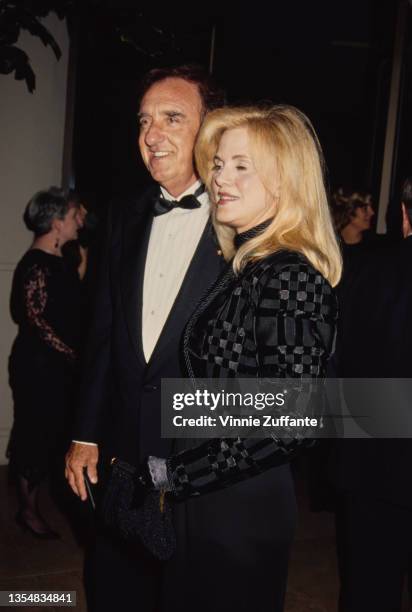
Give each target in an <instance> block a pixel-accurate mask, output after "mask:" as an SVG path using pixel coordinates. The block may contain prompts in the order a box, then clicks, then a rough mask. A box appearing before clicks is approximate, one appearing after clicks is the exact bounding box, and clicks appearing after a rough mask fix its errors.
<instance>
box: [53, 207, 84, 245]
mask: <svg viewBox="0 0 412 612" xmlns="http://www.w3.org/2000/svg"><path fill="white" fill-rule="evenodd" d="M55 226H56V228H57V231H58V235H59V241H60V245H61V246H62V245H63V244H65V243H66V242H69V240H76V238H77V232H78V230H79V229H80V228H81V227H82V226H83V221H82V218H81V215H79V209H78V207H77V206H70V208H69V210H68V211H67V213H66V214H65V216H64V218H63V219H56V220H55Z"/></svg>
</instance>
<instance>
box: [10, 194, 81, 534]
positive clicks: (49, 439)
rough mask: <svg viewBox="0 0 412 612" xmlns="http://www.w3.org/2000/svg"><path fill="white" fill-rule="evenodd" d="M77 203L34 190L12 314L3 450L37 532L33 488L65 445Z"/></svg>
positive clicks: (73, 340) (75, 327) (39, 523)
mask: <svg viewBox="0 0 412 612" xmlns="http://www.w3.org/2000/svg"><path fill="white" fill-rule="evenodd" d="M78 212H79V211H78V207H77V204H76V203H74V202H72V201H70V199H69V195H68V193H66V192H65V191H63V190H62V189H59V188H57V187H50V189H48V190H46V191H39V192H38V193H36V194H35V195H34V196H33V198H32V199H31V200H30V202H29V203H28V205H27V207H26V210H25V213H24V222H25V224H26V226H27V228H28V229H29V230H30V231H32V232H33V233H34V240H33V243H32V245H31V247H30V249H29V250H28V251H27V252H26V253H25V254H24V256H23V258H22V259H21V260H20V262H19V263H18V265H17V267H16V270H15V273H14V277H13V285H12V293H11V300H10V304H11V314H12V317H13V320H14V322H15V323H16V324H17V325H18V333H17V337H16V339H15V341H14V343H13V347H12V351H11V355H10V360H9V375H10V386H11V388H12V392H13V400H14V423H13V429H12V433H11V439H10V443H9V448H8V456H9V458H10V468H11V470H12V472H13V473H14V475H15V476H16V478H17V483H18V491H19V503H20V506H19V510H18V513H17V516H16V520H17V522H18V523H19V524H20V525H21V526H22V527H24V528H27V529H28V530H29V531H30V532H31V533H32V534H33V535H35V536H38V537H39V538H44V539H46V538H48V539H51V538H55V537H57V534H56V533H55V532H54V531H53V530H52V529H50V527H49V526H48V525H47V523H46V521H45V520H44V519H43V518H42V516H41V514H40V511H39V508H38V487H39V484H40V482H41V481H42V480H43V479H44V478H45V476H46V475H47V474H49V472H50V469H51V467H52V464H53V463H54V462H55V460H56V457H57V456H58V453H59V451H60V453H61V452H62V450H63V449H64V444H65V443H66V439H67V437H66V438H65V436H67V433H68V432H67V428H68V426H69V420H70V415H71V408H72V405H71V400H72V392H73V382H74V380H73V379H74V373H75V363H76V356H77V347H78V332H79V324H80V323H79V317H80V313H79V306H80V279H79V275H78V272H77V269H76V268H75V267H74V266H72V265H69V263H68V262H67V261H66V260H65V259H64V258H63V257H62V247H63V246H64V244H65V243H66V242H67V241H69V240H74V239H75V238H76V237H77V232H78V230H79V228H80V227H81V220H80V218H79V214H78Z"/></svg>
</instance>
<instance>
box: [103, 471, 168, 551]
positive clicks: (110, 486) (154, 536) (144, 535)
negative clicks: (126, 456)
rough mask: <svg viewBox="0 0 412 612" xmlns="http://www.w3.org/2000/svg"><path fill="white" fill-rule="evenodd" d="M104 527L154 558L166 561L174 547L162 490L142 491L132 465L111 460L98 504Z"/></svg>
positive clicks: (166, 504) (166, 505)
mask: <svg viewBox="0 0 412 612" xmlns="http://www.w3.org/2000/svg"><path fill="white" fill-rule="evenodd" d="M101 518H102V521H103V523H104V525H105V526H106V527H108V528H109V529H111V530H112V531H113V532H115V533H117V534H118V535H119V536H120V537H121V538H123V539H124V540H127V541H128V542H141V543H142V544H143V545H144V546H145V548H146V549H147V550H148V551H149V552H150V553H151V554H152V555H153V556H154V557H156V558H157V559H160V560H162V561H167V560H168V559H170V557H171V556H172V555H173V553H174V551H175V549H176V536H175V532H174V529H173V524H172V511H171V508H170V505H169V504H168V503H167V500H166V496H165V493H163V492H159V491H147V492H144V497H143V498H142V486H141V484H140V483H139V481H138V471H137V469H136V468H135V467H133V466H132V465H130V464H129V463H126V462H125V461H121V460H120V459H114V460H113V461H112V463H111V466H110V471H109V474H108V476H107V481H106V486H105V490H104V492H103V497H102V503H101Z"/></svg>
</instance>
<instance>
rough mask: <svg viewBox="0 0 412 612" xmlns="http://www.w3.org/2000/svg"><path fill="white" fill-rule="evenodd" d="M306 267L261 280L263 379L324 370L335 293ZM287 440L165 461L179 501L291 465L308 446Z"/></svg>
mask: <svg viewBox="0 0 412 612" xmlns="http://www.w3.org/2000/svg"><path fill="white" fill-rule="evenodd" d="M311 270H312V269H311V268H309V267H308V266H307V265H304V264H295V265H289V266H286V267H285V268H283V269H282V270H280V271H275V272H274V271H273V270H271V271H269V273H268V274H267V275H266V278H262V279H261V283H262V284H261V290H260V292H259V295H258V299H257V303H256V311H255V334H256V344H257V347H258V360H259V376H260V377H267V378H270V377H272V378H274V377H276V378H279V377H280V378H286V377H293V378H301V377H305V378H317V377H319V376H321V375H322V374H323V372H324V367H325V365H326V360H327V358H328V356H329V354H330V351H331V349H332V344H333V338H334V334H335V310H334V299H335V298H334V294H333V291H332V288H331V287H330V285H329V283H327V281H326V280H325V279H324V278H323V277H322V276H321V275H320V274H319V273H318V272H316V271H314V270H313V271H311ZM312 443H313V441H312V440H306V439H304V438H302V437H299V436H298V435H296V434H293V433H292V434H291V436H290V437H288V438H282V439H279V438H275V437H274V436H272V437H268V438H259V439H258V438H235V439H233V438H219V439H212V440H207V441H205V442H203V443H201V444H200V445H199V446H197V447H195V448H191V449H188V450H184V451H182V452H180V453H178V454H176V455H174V456H172V457H170V458H169V459H168V461H167V469H168V480H169V483H170V485H171V488H172V491H173V494H174V496H175V497H176V498H177V499H185V498H187V497H191V496H195V495H200V494H203V493H207V492H209V491H214V490H217V489H220V488H223V487H227V486H230V485H232V484H234V483H236V482H239V481H241V480H244V479H246V478H250V477H252V476H254V475H256V474H260V473H262V472H264V471H266V470H268V469H269V468H272V467H274V466H278V465H281V464H283V463H286V462H288V461H289V460H290V459H292V458H293V457H294V455H295V454H296V453H297V452H298V451H299V450H301V449H302V448H304V447H305V446H309V445H312Z"/></svg>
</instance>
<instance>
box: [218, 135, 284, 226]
mask: <svg viewBox="0 0 412 612" xmlns="http://www.w3.org/2000/svg"><path fill="white" fill-rule="evenodd" d="M278 187H279V184H278V180H277V179H276V177H274V184H273V191H274V193H276V192H277V191H278ZM212 192H213V199H214V202H215V206H216V218H217V221H219V222H220V223H223V224H224V225H229V226H230V227H233V228H234V229H235V230H236V232H237V233H241V232H245V231H246V230H248V229H250V228H252V227H255V225H259V223H262V222H263V221H266V219H270V218H271V217H273V215H274V214H275V206H276V204H275V200H274V198H273V196H272V195H271V194H269V192H268V191H267V190H266V189H265V187H264V185H263V183H262V181H261V180H260V178H259V176H258V174H257V172H256V168H255V166H254V163H253V160H252V155H251V151H250V143H249V134H248V130H247V128H246V127H239V128H233V129H230V130H226V131H225V132H224V133H223V135H222V138H221V139H220V142H219V146H218V149H217V151H216V155H215V158H214V169H213V175H212Z"/></svg>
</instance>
